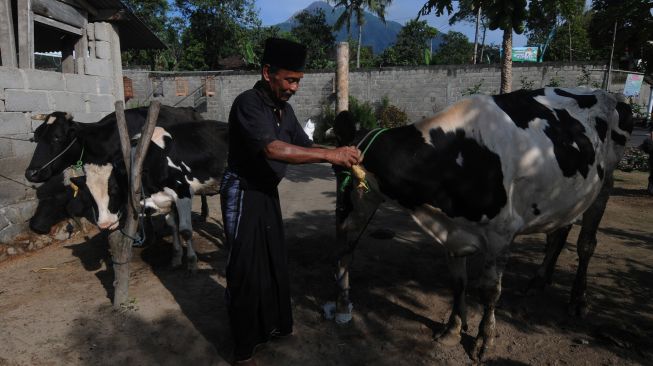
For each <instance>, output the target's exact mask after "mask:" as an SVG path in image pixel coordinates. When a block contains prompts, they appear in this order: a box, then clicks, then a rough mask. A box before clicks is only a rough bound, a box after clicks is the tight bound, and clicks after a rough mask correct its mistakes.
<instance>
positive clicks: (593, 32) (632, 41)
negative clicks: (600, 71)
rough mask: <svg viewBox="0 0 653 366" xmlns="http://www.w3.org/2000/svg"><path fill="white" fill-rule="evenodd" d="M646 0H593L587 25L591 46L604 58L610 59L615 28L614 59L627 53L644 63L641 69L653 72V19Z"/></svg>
mask: <svg viewBox="0 0 653 366" xmlns="http://www.w3.org/2000/svg"><path fill="white" fill-rule="evenodd" d="M651 7H652V5H651V2H650V1H648V0H620V1H615V0H593V1H592V11H593V12H594V14H593V16H592V20H591V22H590V26H589V34H590V41H591V44H592V46H593V47H594V48H595V49H597V50H598V52H600V54H601V55H602V56H603V58H604V59H606V60H607V59H608V58H609V57H610V48H611V46H612V36H613V34H614V28H615V24H616V27H617V32H616V41H615V50H614V54H615V58H617V57H619V55H625V54H626V53H627V54H628V55H630V57H632V58H635V59H642V60H643V65H642V66H643V69H644V70H646V72H648V73H651V72H653V45H652V44H650V43H649V42H650V41H651V40H653V37H652V36H651V35H653V16H652V15H651V11H650V9H651Z"/></svg>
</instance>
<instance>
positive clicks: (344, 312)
mask: <svg viewBox="0 0 653 366" xmlns="http://www.w3.org/2000/svg"><path fill="white" fill-rule="evenodd" d="M343 307H344V309H343ZM353 310H354V304H352V303H347V305H346V306H341V308H340V309H336V315H335V321H336V323H337V324H347V323H349V322H350V321H351V319H352V318H353V317H352V311H353Z"/></svg>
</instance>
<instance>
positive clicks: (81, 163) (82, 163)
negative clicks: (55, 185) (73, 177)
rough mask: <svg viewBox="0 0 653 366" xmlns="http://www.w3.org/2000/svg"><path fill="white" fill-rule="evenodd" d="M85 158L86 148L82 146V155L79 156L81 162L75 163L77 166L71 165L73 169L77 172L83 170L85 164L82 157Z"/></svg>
mask: <svg viewBox="0 0 653 366" xmlns="http://www.w3.org/2000/svg"><path fill="white" fill-rule="evenodd" d="M83 156H84V146H83V145H82V153H81V154H79V160H77V162H76V163H75V165H71V167H72V168H73V169H75V170H77V171H79V170H82V166H84V162H83V161H82V157H83Z"/></svg>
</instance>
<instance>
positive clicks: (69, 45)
mask: <svg viewBox="0 0 653 366" xmlns="http://www.w3.org/2000/svg"><path fill="white" fill-rule="evenodd" d="M75 42H76V40H72V39H67V40H65V41H64V43H63V49H62V50H61V72H63V73H66V74H74V73H75V55H74V53H73V50H74V48H75Z"/></svg>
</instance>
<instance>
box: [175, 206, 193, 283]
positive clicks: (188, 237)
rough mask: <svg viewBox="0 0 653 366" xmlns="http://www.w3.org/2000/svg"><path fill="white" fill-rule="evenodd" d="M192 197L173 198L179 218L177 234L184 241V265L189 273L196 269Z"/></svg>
mask: <svg viewBox="0 0 653 366" xmlns="http://www.w3.org/2000/svg"><path fill="white" fill-rule="evenodd" d="M192 205H193V202H192V198H178V199H176V200H175V208H176V210H177V217H178V218H179V235H180V236H181V237H182V239H183V240H184V242H185V243H186V261H187V263H186V267H187V268H188V270H189V271H190V272H191V273H195V272H196V271H197V254H196V253H195V250H194V249H193V240H192V239H193V222H192Z"/></svg>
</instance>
